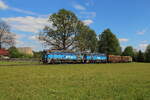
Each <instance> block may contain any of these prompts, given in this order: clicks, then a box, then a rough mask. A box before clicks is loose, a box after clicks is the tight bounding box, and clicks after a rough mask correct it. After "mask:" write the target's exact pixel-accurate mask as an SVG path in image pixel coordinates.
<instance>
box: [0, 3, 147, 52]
mask: <svg viewBox="0 0 150 100" xmlns="http://www.w3.org/2000/svg"><path fill="white" fill-rule="evenodd" d="M149 4H150V0H0V18H1V20H4V21H6V22H7V23H8V24H10V26H11V28H12V29H11V31H12V32H13V33H15V34H17V36H16V38H17V41H16V43H17V44H16V46H17V47H27V46H28V47H32V48H33V49H34V50H42V49H44V48H45V47H44V46H42V44H41V42H39V41H38V40H37V38H36V37H37V36H38V32H39V31H40V30H42V29H43V27H44V26H45V25H47V24H48V23H47V19H48V16H49V15H51V14H53V13H55V12H57V11H58V10H59V9H61V8H65V9H67V10H71V11H73V12H74V13H75V14H76V15H77V16H78V18H79V19H80V20H82V21H83V22H84V23H85V24H86V25H89V26H90V27H91V28H92V29H94V30H95V31H96V33H97V34H100V33H101V32H102V31H103V30H104V29H106V28H110V29H111V30H112V32H113V33H115V34H116V36H117V37H118V38H119V40H120V44H121V46H122V47H123V48H124V47H126V46H128V45H131V46H133V47H134V48H136V49H141V50H144V49H145V48H146V46H147V45H148V44H150V20H149V18H150V6H149Z"/></svg>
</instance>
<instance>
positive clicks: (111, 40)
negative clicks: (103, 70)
mask: <svg viewBox="0 0 150 100" xmlns="http://www.w3.org/2000/svg"><path fill="white" fill-rule="evenodd" d="M98 52H100V53H106V54H107V55H109V54H113V55H120V54H121V47H120V44H119V41H118V39H117V37H116V36H115V35H114V34H113V33H112V32H111V30H110V29H106V30H104V32H102V34H100V35H99V42H98Z"/></svg>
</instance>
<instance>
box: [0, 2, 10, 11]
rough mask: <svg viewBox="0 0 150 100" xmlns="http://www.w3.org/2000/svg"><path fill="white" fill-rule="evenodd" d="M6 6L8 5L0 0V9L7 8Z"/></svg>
mask: <svg viewBox="0 0 150 100" xmlns="http://www.w3.org/2000/svg"><path fill="white" fill-rule="evenodd" d="M7 8H8V6H7V5H6V4H5V3H4V2H3V1H1V0H0V9H7Z"/></svg>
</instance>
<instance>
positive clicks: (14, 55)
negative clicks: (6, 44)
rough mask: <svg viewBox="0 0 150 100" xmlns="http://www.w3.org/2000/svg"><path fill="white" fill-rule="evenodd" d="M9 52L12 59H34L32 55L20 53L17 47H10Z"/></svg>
mask: <svg viewBox="0 0 150 100" xmlns="http://www.w3.org/2000/svg"><path fill="white" fill-rule="evenodd" d="M8 51H9V57H10V58H32V56H31V55H27V54H23V53H20V52H19V51H18V49H17V48H16V47H10V48H9V49H8Z"/></svg>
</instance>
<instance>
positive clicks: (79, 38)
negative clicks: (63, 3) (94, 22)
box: [0, 9, 150, 62]
mask: <svg viewBox="0 0 150 100" xmlns="http://www.w3.org/2000/svg"><path fill="white" fill-rule="evenodd" d="M48 22H49V23H50V25H49V26H45V28H44V29H43V31H42V32H41V33H40V34H39V40H40V41H43V43H44V44H45V45H46V46H48V47H49V48H51V49H57V50H64V51H75V52H91V53H94V52H98V53H105V54H107V55H124V56H132V57H133V59H134V61H141V62H142V61H150V60H149V59H150V46H148V48H147V50H146V52H145V53H143V52H142V51H139V52H138V53H137V52H135V51H134V49H133V48H132V47H131V46H129V47H127V48H126V49H125V50H124V51H123V52H122V50H121V46H120V43H119V40H118V39H117V37H116V36H115V35H114V34H113V33H112V32H111V30H110V29H106V30H104V31H103V32H102V33H101V34H99V35H98V36H97V35H96V33H95V31H94V30H92V29H91V28H90V27H89V26H87V25H85V24H84V23H83V22H82V21H81V20H79V19H78V18H77V16H76V15H75V14H74V13H73V12H71V11H68V10H65V9H61V10H59V11H58V12H57V13H54V14H52V15H51V16H50V17H49V20H48ZM51 24H52V25H51ZM14 40H15V38H14V35H13V34H12V33H11V32H10V27H9V26H8V25H7V24H6V23H5V22H3V21H0V49H1V48H4V47H8V46H10V47H11V46H12V45H14V43H15V42H14ZM12 50H13V51H15V49H14V48H13V49H12ZM10 52H11V49H10ZM15 53H17V51H15V52H14V54H15ZM34 54H35V57H40V56H41V54H42V53H41V52H34Z"/></svg>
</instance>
